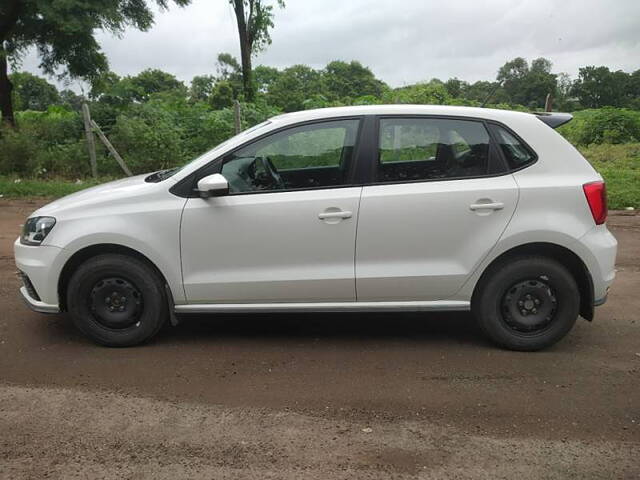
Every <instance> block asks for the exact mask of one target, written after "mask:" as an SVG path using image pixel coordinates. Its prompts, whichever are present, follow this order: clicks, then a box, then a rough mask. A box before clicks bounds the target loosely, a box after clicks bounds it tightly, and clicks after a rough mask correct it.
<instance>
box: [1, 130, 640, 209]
mask: <svg viewBox="0 0 640 480" xmlns="http://www.w3.org/2000/svg"><path fill="white" fill-rule="evenodd" d="M580 151H581V152H582V154H583V155H584V156H585V157H586V159H587V160H589V162H590V163H591V164H592V165H593V166H594V168H595V169H596V170H598V172H600V174H601V175H602V176H603V177H604V179H605V180H606V182H607V193H608V196H609V208H611V209H613V210H617V209H624V208H626V207H634V208H640V143H628V144H619V145H609V144H603V145H590V146H588V147H580ZM16 180H17V179H16V178H15V177H2V176H0V195H2V196H3V197H4V198H11V197H63V196H64V195H69V194H70V193H73V192H77V191H79V190H82V189H84V188H87V187H90V186H92V185H96V184H98V183H104V182H107V181H110V180H112V178H100V179H98V180H93V179H89V180H83V182H82V183H76V182H73V181H69V180H34V179H20V181H18V182H16Z"/></svg>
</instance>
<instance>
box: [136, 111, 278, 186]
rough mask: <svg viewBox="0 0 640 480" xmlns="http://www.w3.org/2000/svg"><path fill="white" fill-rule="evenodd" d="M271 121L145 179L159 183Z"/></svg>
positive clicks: (267, 122) (255, 126)
mask: <svg viewBox="0 0 640 480" xmlns="http://www.w3.org/2000/svg"><path fill="white" fill-rule="evenodd" d="M270 123H271V120H266V121H264V122H262V123H259V124H258V125H254V126H253V127H250V128H247V129H246V130H243V131H242V132H240V133H238V134H237V135H234V136H233V137H231V138H228V139H227V140H225V141H224V142H222V143H220V144H218V145H216V146H215V147H213V148H212V149H210V150H207V151H206V152H205V153H203V154H202V155H200V156H198V157H196V158H194V159H193V160H191V161H189V162H187V163H185V164H184V165H183V166H181V167H174V168H169V169H166V170H160V171H158V172H153V173H152V174H151V175H149V176H148V177H146V178H145V179H144V180H145V182H149V183H158V182H161V181H163V180H166V179H167V178H169V177H172V176H173V175H175V174H176V173H178V172H179V171H180V170H182V169H183V168H184V167H186V166H187V165H189V164H190V163H191V162H195V161H196V160H198V159H199V158H202V157H203V156H204V155H207V154H208V153H209V152H212V151H214V150H218V149H220V148H222V147H224V146H225V145H227V144H229V143H231V142H232V141H234V140H236V139H239V138H242V137H244V136H246V135H249V134H250V133H253V132H255V131H256V130H260V129H261V128H264V127H266V126H267V125H269V124H270Z"/></svg>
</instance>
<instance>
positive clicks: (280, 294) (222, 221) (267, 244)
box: [181, 187, 362, 303]
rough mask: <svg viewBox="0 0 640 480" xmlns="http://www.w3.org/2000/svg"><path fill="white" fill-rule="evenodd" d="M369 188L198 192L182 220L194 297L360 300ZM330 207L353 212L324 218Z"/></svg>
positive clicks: (187, 280) (188, 286)
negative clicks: (360, 242)
mask: <svg viewBox="0 0 640 480" xmlns="http://www.w3.org/2000/svg"><path fill="white" fill-rule="evenodd" d="M361 191H362V187H347V188H330V189H323V190H306V191H292V192H277V193H257V194H248V195H230V196H225V197H217V198H216V197H214V198H209V199H206V200H205V199H201V198H191V199H189V200H188V203H187V205H186V207H185V210H184V214H183V218H182V239H181V243H182V264H183V271H184V287H185V291H186V299H187V302H188V303H243V302H248V303H255V302H322V301H325V302H331V301H333V302H336V301H345V302H351V301H355V299H356V298H355V284H354V264H353V257H354V248H355V238H356V225H357V218H358V205H359V202H360V193H361ZM324 212H329V213H331V212H350V214H349V216H348V217H347V218H327V219H321V218H319V215H322V214H323V213H324Z"/></svg>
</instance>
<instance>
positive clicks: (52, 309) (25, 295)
mask: <svg viewBox="0 0 640 480" xmlns="http://www.w3.org/2000/svg"><path fill="white" fill-rule="evenodd" d="M20 295H22V299H23V300H24V303H26V304H27V307H29V308H30V309H31V310H33V311H34V312H39V313H59V312H60V307H58V305H52V304H50V303H44V302H42V301H40V300H36V299H35V298H33V297H32V296H31V295H29V291H28V290H27V287H25V286H24V285H23V286H22V287H20Z"/></svg>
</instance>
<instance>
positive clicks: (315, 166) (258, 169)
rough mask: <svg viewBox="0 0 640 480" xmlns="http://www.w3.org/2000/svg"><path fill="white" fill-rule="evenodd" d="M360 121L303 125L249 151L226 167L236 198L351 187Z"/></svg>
mask: <svg viewBox="0 0 640 480" xmlns="http://www.w3.org/2000/svg"><path fill="white" fill-rule="evenodd" d="M358 125H359V120H352V119H349V120H335V121H330V122H322V123H315V124H310V125H302V126H299V127H294V128H291V129H288V130H285V131H281V132H278V133H275V134H273V135H270V136H268V137H266V138H263V139H261V140H258V141H257V142H254V143H252V144H250V145H248V146H246V147H243V148H241V149H239V150H237V151H236V152H234V153H233V154H231V155H230V156H229V157H227V158H226V159H225V161H224V164H223V165H222V169H221V172H220V173H222V175H224V177H225V178H226V179H227V180H228V182H229V191H230V193H246V192H256V191H278V190H295V189H301V188H322V187H332V186H341V185H346V184H347V183H348V182H349V171H350V167H351V164H352V161H353V153H354V147H355V144H356V137H357V133H358Z"/></svg>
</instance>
